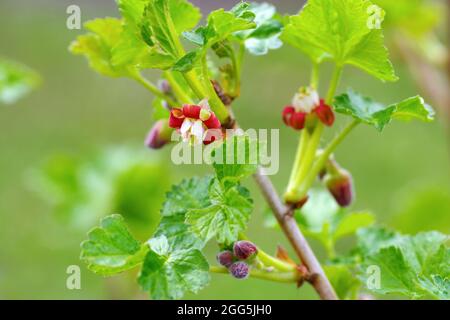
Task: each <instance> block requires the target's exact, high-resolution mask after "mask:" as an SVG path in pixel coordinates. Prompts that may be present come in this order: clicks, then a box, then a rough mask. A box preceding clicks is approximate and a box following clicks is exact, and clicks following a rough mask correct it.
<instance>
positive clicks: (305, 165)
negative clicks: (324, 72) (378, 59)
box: [285, 65, 343, 202]
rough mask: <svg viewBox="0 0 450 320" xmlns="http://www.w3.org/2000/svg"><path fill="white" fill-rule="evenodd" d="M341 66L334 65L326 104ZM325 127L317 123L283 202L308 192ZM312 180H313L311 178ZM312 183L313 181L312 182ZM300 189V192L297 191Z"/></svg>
mask: <svg viewBox="0 0 450 320" xmlns="http://www.w3.org/2000/svg"><path fill="white" fill-rule="evenodd" d="M342 69H343V68H342V66H339V65H336V67H335V69H334V71H333V76H332V78H331V81H330V86H329V89H328V94H327V99H326V103H327V104H331V103H332V102H333V99H334V95H335V94H336V90H337V87H338V84H339V80H340V79H341V76H342ZM317 70H318V69H317V67H314V68H313V74H314V73H316V72H317ZM314 77H315V76H313V77H312V78H313V79H312V81H311V83H312V84H314V81H315V79H314ZM324 129H325V127H324V125H323V124H322V123H321V122H318V123H317V125H316V127H315V128H314V131H313V134H312V136H311V139H310V141H309V143H308V146H307V150H306V152H305V154H304V156H303V159H301V163H300V166H299V169H298V172H297V174H296V176H295V179H294V182H293V183H292V184H290V188H289V189H288V192H287V193H286V195H285V200H286V201H287V202H296V201H300V200H301V199H303V198H304V197H305V195H306V193H307V192H308V189H306V190H305V186H308V188H309V187H310V186H311V184H312V183H309V180H310V179H311V178H310V177H311V174H310V171H311V169H312V167H313V165H314V160H315V157H316V153H317V149H318V148H319V145H320V139H321V137H322V133H323V131H324ZM305 179H307V180H308V183H305V182H304V180H305ZM313 179H314V178H313ZM312 181H314V180H312ZM299 188H300V190H298V189H299Z"/></svg>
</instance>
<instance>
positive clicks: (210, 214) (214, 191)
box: [186, 180, 253, 244]
mask: <svg viewBox="0 0 450 320" xmlns="http://www.w3.org/2000/svg"><path fill="white" fill-rule="evenodd" d="M208 195H209V200H210V202H211V204H210V205H209V206H207V207H204V208H201V209H191V210H189V211H188V213H187V216H186V218H187V219H186V221H187V223H188V224H190V225H191V229H192V231H193V232H194V233H195V234H197V235H198V236H199V237H200V238H201V239H204V240H205V241H208V240H210V239H211V238H214V237H215V238H216V239H217V241H218V242H219V243H225V244H232V243H233V242H235V241H236V240H237V239H238V235H239V232H240V231H244V230H245V229H246V227H247V223H248V221H249V219H250V214H251V212H252V210H253V201H252V200H251V198H250V194H249V191H248V190H247V189H245V188H244V187H242V186H239V185H236V186H233V187H228V188H225V187H224V186H223V185H222V184H221V183H220V182H219V181H218V180H214V182H213V183H212V184H211V185H210V187H209V191H208Z"/></svg>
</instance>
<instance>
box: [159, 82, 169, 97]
mask: <svg viewBox="0 0 450 320" xmlns="http://www.w3.org/2000/svg"><path fill="white" fill-rule="evenodd" d="M158 89H159V90H161V92H162V93H164V94H168V95H170V94H172V87H171V86H170V83H169V81H167V80H166V79H161V80H159V81H158Z"/></svg>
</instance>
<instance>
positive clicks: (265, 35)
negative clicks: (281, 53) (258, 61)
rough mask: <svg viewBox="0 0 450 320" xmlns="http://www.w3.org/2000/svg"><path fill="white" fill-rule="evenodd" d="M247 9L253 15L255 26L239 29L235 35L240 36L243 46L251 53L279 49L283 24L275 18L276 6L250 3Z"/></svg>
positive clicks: (265, 52) (263, 53) (263, 52)
mask: <svg viewBox="0 0 450 320" xmlns="http://www.w3.org/2000/svg"><path fill="white" fill-rule="evenodd" d="M248 10H249V11H250V12H252V13H253V14H254V15H255V19H254V22H255V23H256V28H255V29H253V30H246V31H240V32H238V33H236V34H235V35H236V36H237V37H238V38H242V39H243V41H244V44H245V48H246V49H247V50H248V52H250V53H251V54H253V55H265V54H267V53H268V52H269V50H276V49H279V48H280V47H281V46H282V45H283V43H282V42H281V40H280V39H279V37H280V35H281V31H282V29H283V24H282V23H281V22H280V21H278V20H277V19H276V8H275V6H274V5H271V4H269V3H264V2H263V3H256V2H254V3H251V4H250V6H249V7H248Z"/></svg>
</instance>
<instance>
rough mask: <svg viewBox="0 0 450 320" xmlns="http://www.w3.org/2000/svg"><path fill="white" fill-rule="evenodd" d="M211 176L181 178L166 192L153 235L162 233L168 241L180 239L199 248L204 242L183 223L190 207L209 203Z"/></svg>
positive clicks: (199, 206) (198, 206)
mask: <svg viewBox="0 0 450 320" xmlns="http://www.w3.org/2000/svg"><path fill="white" fill-rule="evenodd" d="M212 180H213V178H212V177H209V176H208V177H204V178H197V177H194V178H191V179H189V180H187V179H186V180H183V181H182V182H181V183H180V184H178V185H175V186H173V187H172V190H171V191H170V192H168V193H167V195H166V201H165V202H164V205H163V208H162V210H161V215H162V216H163V217H162V219H161V223H160V225H159V227H158V230H157V231H156V234H155V236H160V235H164V236H166V238H167V239H168V241H169V243H171V244H173V243H178V242H180V239H182V240H183V241H184V242H185V243H186V245H188V244H189V246H190V247H192V248H197V249H201V248H203V247H204V245H205V242H204V241H203V239H200V238H199V237H198V236H197V235H195V234H194V233H193V232H192V231H191V229H190V228H189V226H188V225H187V224H186V223H185V220H186V214H187V212H188V211H189V210H191V209H201V208H205V207H207V206H209V205H210V200H209V196H208V190H209V186H210V184H211V182H212Z"/></svg>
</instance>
